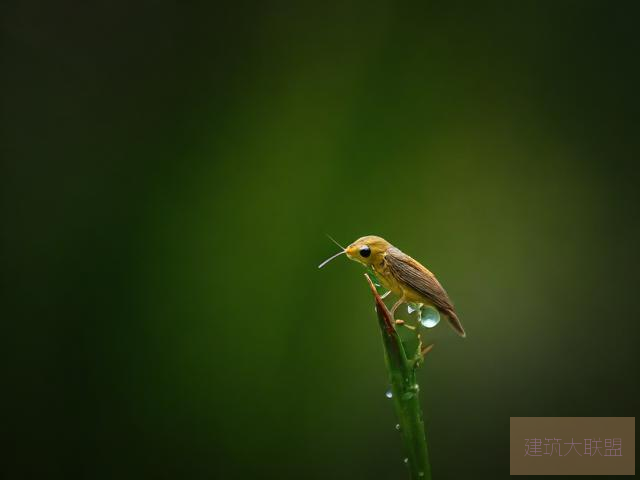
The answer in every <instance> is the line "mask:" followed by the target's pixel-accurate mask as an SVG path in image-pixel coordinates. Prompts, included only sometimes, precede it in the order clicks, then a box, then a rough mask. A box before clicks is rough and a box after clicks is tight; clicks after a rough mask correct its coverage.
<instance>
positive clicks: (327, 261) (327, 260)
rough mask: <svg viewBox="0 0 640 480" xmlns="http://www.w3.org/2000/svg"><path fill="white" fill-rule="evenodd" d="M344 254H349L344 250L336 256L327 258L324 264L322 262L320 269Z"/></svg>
mask: <svg viewBox="0 0 640 480" xmlns="http://www.w3.org/2000/svg"><path fill="white" fill-rule="evenodd" d="M343 253H347V251H346V250H342V251H341V252H338V253H336V254H335V255H334V256H332V257H329V258H327V259H326V260H325V261H324V262H322V263H321V264H320V265H318V268H322V267H324V266H325V265H326V264H327V263H329V262H330V261H331V260H333V259H334V258H336V257H338V256H340V255H342V254H343Z"/></svg>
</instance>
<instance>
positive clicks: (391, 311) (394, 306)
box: [390, 295, 404, 319]
mask: <svg viewBox="0 0 640 480" xmlns="http://www.w3.org/2000/svg"><path fill="white" fill-rule="evenodd" d="M403 302H404V295H403V296H402V297H400V299H399V300H398V301H397V302H396V303H394V304H393V307H391V310H390V313H391V318H393V319H395V317H394V316H393V315H394V314H395V313H396V308H398V307H399V306H400V304H401V303H403Z"/></svg>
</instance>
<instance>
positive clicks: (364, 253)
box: [360, 245, 371, 258]
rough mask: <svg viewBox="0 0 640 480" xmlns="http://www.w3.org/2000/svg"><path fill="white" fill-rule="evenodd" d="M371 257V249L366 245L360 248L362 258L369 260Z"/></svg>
mask: <svg viewBox="0 0 640 480" xmlns="http://www.w3.org/2000/svg"><path fill="white" fill-rule="evenodd" d="M369 255H371V249H370V248H369V247H367V246H366V245H365V246H364V247H360V256H361V257H364V258H367V257H368V256H369Z"/></svg>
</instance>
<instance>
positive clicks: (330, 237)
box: [325, 233, 346, 250]
mask: <svg viewBox="0 0 640 480" xmlns="http://www.w3.org/2000/svg"><path fill="white" fill-rule="evenodd" d="M325 235H326V236H327V237H328V238H329V240H331V241H332V242H333V243H335V244H336V245H338V246H339V247H340V248H341V249H342V250H346V248H344V247H343V246H342V245H340V244H339V243H338V242H336V241H335V240H334V238H333V237H332V236H331V235H329V234H328V233H325Z"/></svg>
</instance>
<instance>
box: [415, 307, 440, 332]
mask: <svg viewBox="0 0 640 480" xmlns="http://www.w3.org/2000/svg"><path fill="white" fill-rule="evenodd" d="M439 322H440V313H438V310H436V309H435V308H433V307H429V306H426V307H422V308H421V309H420V323H421V324H422V326H423V327H427V328H433V327H435V326H436V325H437V324H438V323H439Z"/></svg>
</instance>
